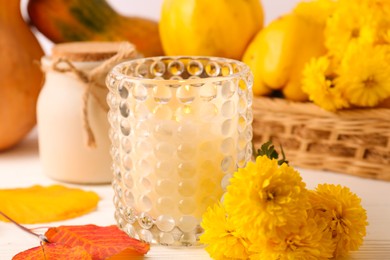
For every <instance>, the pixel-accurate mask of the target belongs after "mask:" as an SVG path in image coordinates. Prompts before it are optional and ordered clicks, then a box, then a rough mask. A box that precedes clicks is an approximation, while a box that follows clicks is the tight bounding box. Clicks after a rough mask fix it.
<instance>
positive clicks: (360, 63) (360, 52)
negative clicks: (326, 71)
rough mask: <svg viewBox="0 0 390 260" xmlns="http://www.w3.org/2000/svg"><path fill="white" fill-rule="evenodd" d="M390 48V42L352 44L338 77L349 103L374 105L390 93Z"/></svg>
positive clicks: (389, 95) (365, 105) (338, 85)
mask: <svg viewBox="0 0 390 260" xmlns="http://www.w3.org/2000/svg"><path fill="white" fill-rule="evenodd" d="M389 51H390V47H389V46H371V45H362V44H352V45H350V47H349V48H348V50H347V51H346V53H345V55H344V58H343V60H342V63H341V66H340V69H339V71H338V74H339V77H338V79H337V81H336V85H337V87H339V88H340V91H342V92H343V95H344V96H345V98H346V99H348V101H349V103H351V104H353V105H356V106H362V107H373V106H376V105H377V104H378V103H379V102H381V101H383V100H385V99H386V98H388V97H390V62H389V60H388V55H389Z"/></svg>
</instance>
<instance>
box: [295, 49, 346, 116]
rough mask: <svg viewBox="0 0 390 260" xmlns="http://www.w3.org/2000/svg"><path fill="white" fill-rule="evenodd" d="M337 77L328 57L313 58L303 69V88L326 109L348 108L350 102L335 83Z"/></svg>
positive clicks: (312, 99)
mask: <svg viewBox="0 0 390 260" xmlns="http://www.w3.org/2000/svg"><path fill="white" fill-rule="evenodd" d="M335 77H336V75H335V74H334V72H333V71H332V69H331V60H330V59H329V58H328V57H326V56H323V57H320V58H317V59H312V60H311V61H310V62H309V63H308V64H306V66H305V68H304V71H303V79H302V90H303V91H304V92H305V93H307V94H308V96H309V99H310V100H311V101H313V102H314V103H315V104H317V105H318V106H320V107H322V108H324V109H326V110H329V111H336V110H338V109H342V108H347V107H348V106H349V104H348V102H347V100H346V99H345V98H344V97H343V95H342V93H341V91H340V89H339V88H338V87H337V86H336V85H335V82H334V80H335Z"/></svg>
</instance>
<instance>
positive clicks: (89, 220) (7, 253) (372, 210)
mask: <svg viewBox="0 0 390 260" xmlns="http://www.w3.org/2000/svg"><path fill="white" fill-rule="evenodd" d="M298 170H299V171H300V172H301V174H302V177H303V179H304V181H305V182H306V183H307V186H308V188H314V187H315V186H316V185H317V184H319V183H325V182H327V183H334V184H341V185H346V186H348V187H349V188H350V189H351V190H352V191H353V192H354V193H356V194H357V195H358V196H359V197H361V198H362V203H363V206H364V208H365V209H366V210H367V212H368V221H369V226H368V229H367V236H366V238H365V242H364V244H363V246H362V247H361V248H360V250H359V251H357V252H353V253H351V255H350V256H349V257H348V258H345V259H369V260H385V259H389V260H390V182H384V181H374V180H368V179H362V178H357V177H352V176H348V175H342V174H335V173H329V172H319V171H312V170H303V169H298ZM54 183H56V182H55V181H53V180H51V179H49V178H47V177H46V176H44V175H43V174H42V171H41V166H40V162H39V156H38V144H37V134H36V132H35V131H33V132H32V133H31V134H30V135H29V136H28V138H27V139H26V140H25V141H24V142H23V143H22V144H21V145H20V146H19V147H17V148H16V149H13V150H10V151H7V152H5V153H0V189H5V188H16V187H28V186H31V185H34V184H40V185H50V184H54ZM66 185H69V184H66ZM69 186H72V185H69ZM77 187H79V188H83V189H86V190H93V191H95V192H97V193H98V194H99V196H100V197H101V200H100V202H99V205H98V208H97V210H96V211H94V212H92V213H90V214H87V215H84V216H82V217H79V218H74V219H70V220H67V221H61V222H54V223H47V224H40V225H29V226H28V227H42V226H46V227H48V226H59V225H82V224H96V225H102V226H104V225H110V224H115V221H114V217H113V215H114V206H113V203H112V197H113V191H112V189H111V186H110V185H99V186H77ZM44 231H45V229H43V232H44ZM38 245H39V241H38V240H37V238H35V237H33V236H31V235H29V234H27V233H24V232H23V231H21V230H19V229H18V228H17V227H16V226H14V225H13V224H11V223H5V222H0V260H8V259H11V258H12V256H14V255H15V254H17V253H18V252H20V251H24V250H26V249H28V248H31V247H35V246H38ZM145 259H186V260H188V259H210V258H209V256H208V255H207V253H206V251H204V249H202V248H198V249H197V248H184V249H172V248H166V247H159V246H152V247H151V250H150V252H149V253H148V254H147V255H146V256H145Z"/></svg>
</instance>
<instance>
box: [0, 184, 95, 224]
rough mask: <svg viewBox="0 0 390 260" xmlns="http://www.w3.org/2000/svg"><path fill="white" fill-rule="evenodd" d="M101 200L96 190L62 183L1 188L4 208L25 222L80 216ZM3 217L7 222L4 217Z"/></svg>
mask: <svg viewBox="0 0 390 260" xmlns="http://www.w3.org/2000/svg"><path fill="white" fill-rule="evenodd" d="M98 201H99V196H98V195H97V194H96V193H95V192H92V191H84V190H81V189H77V188H69V187H65V186H62V185H52V186H47V187H43V186H40V185H35V186H32V187H29V188H15V189H3V190H0V210H1V211H2V212H3V213H4V214H6V215H7V216H8V217H10V218H11V219H13V220H15V221H16V222H18V223H21V224H34V223H46V222H53V221H59V220H65V219H69V218H74V217H78V216H81V215H83V214H86V213H88V212H90V211H92V210H94V209H95V208H96V206H97V203H98ZM0 220H2V221H7V220H6V219H5V218H3V217H2V216H0Z"/></svg>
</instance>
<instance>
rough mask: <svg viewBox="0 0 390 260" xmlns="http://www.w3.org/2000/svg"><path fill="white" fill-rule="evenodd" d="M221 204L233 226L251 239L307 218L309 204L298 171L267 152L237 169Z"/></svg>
mask: <svg viewBox="0 0 390 260" xmlns="http://www.w3.org/2000/svg"><path fill="white" fill-rule="evenodd" d="M224 205H225V207H226V211H227V212H228V213H229V218H230V219H231V221H232V223H233V224H234V226H235V227H237V229H238V231H240V233H243V234H246V235H247V236H248V238H249V239H250V240H256V237H258V236H259V235H261V234H264V233H265V234H266V233H268V232H272V231H273V229H274V228H275V227H281V226H288V227H294V225H296V223H298V222H300V221H301V220H302V219H305V218H306V209H307V208H308V206H309V205H308V203H307V197H306V188H305V183H304V182H303V181H302V178H301V176H300V175H299V173H298V172H297V171H295V170H294V169H293V168H292V167H290V166H288V165H287V164H285V163H284V164H282V165H281V166H279V165H278V161H277V160H276V159H272V160H271V159H269V158H268V157H266V156H258V157H257V158H256V162H249V163H248V164H247V166H246V167H245V168H241V169H238V171H237V172H236V173H235V174H234V176H233V177H232V178H231V179H230V185H229V186H228V187H227V193H226V194H225V197H224Z"/></svg>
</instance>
